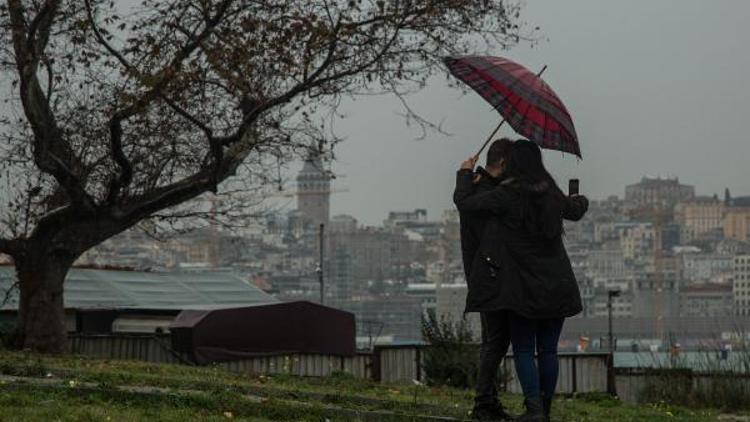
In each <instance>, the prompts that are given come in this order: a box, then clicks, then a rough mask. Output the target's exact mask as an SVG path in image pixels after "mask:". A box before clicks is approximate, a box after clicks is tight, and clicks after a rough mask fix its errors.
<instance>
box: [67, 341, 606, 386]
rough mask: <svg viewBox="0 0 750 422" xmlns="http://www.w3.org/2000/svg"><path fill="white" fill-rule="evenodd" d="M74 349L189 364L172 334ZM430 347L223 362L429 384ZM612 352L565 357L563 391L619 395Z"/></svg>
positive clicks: (73, 346)
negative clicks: (176, 347) (427, 359)
mask: <svg viewBox="0 0 750 422" xmlns="http://www.w3.org/2000/svg"><path fill="white" fill-rule="evenodd" d="M69 341H70V350H71V351H72V352H73V353H75V354H81V355H88V356H95V357H100V358H108V359H126V360H141V361H147V362H158V363H172V364H180V363H182V364H189V363H190V360H189V358H188V357H187V356H185V355H182V354H180V353H177V352H175V351H173V350H172V349H171V347H170V339H169V335H125V334H116V335H82V334H77V335H71V336H70V337H69ZM428 347H429V346H425V345H401V346H376V347H375V348H374V349H373V351H372V352H369V353H359V354H357V355H355V356H330V355H314V354H287V355H273V356H263V357H256V358H251V359H243V360H237V361H232V362H223V363H218V364H217V366H220V367H224V368H226V369H228V370H230V371H234V372H242V373H255V374H281V373H283V374H291V375H299V376H328V375H331V374H332V373H334V372H346V373H349V374H352V375H354V376H355V377H358V378H367V379H374V380H376V381H381V382H386V383H404V382H409V383H410V382H412V380H417V381H424V380H425V373H424V356H425V353H426V350H427V348H428ZM503 373H505V374H508V376H507V377H505V380H504V385H503V386H504V389H505V390H506V391H510V392H514V393H520V392H521V386H520V384H519V383H518V380H517V378H516V376H515V370H514V368H513V362H512V359H504V361H503ZM612 373H613V371H612V369H611V364H610V360H609V354H607V353H570V354H565V353H563V354H561V355H560V377H559V381H558V391H559V392H561V393H576V392H613V390H614V384H613V382H614V380H613V378H611V376H612Z"/></svg>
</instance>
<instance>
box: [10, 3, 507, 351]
mask: <svg viewBox="0 0 750 422" xmlns="http://www.w3.org/2000/svg"><path fill="white" fill-rule="evenodd" d="M0 7H1V8H2V9H1V10H0V11H1V13H2V14H1V15H0V26H2V33H1V35H0V37H2V39H0V49H2V51H0V66H2V74H3V75H4V76H5V82H6V86H4V88H6V89H10V90H11V91H10V92H9V94H8V96H7V99H6V101H5V102H6V107H5V113H4V114H3V115H2V116H1V117H0V118H1V119H2V120H0V124H2V127H3V128H4V131H3V134H2V136H3V138H2V142H0V146H1V147H2V149H1V150H0V153H2V154H3V161H2V166H3V169H4V170H5V171H4V173H3V175H2V177H5V179H6V183H5V185H6V190H7V194H8V195H10V199H9V201H7V203H4V204H3V206H4V207H5V209H0V212H2V218H3V227H2V229H3V236H4V237H3V238H2V239H0V252H2V253H4V254H7V255H10V256H11V257H12V258H13V262H14V264H15V267H16V272H17V276H18V281H19V289H20V300H19V318H18V324H17V332H18V337H17V339H18V345H19V346H21V347H26V348H31V349H34V350H38V351H44V352H62V351H65V348H66V346H65V345H66V339H65V325H64V318H63V317H64V314H63V280H64V278H65V276H66V274H67V272H68V270H69V268H70V267H71V265H72V264H73V262H74V261H75V260H76V259H77V258H78V257H79V256H80V255H81V254H82V253H83V252H85V251H86V250H88V249H89V248H92V247H93V246H95V245H97V244H99V243H100V242H102V241H104V240H106V239H108V238H109V237H111V236H113V235H115V234H117V233H120V232H122V231H124V230H126V229H128V228H130V227H133V226H134V225H136V224H137V223H139V222H141V221H143V220H145V219H151V218H155V217H157V216H158V217H164V216H167V214H169V212H170V210H174V208H175V207H179V206H180V204H184V203H186V202H187V201H190V200H192V199H194V198H196V197H198V196H200V195H202V194H204V193H206V192H217V191H218V190H219V189H220V185H221V188H223V187H225V186H226V184H225V183H224V184H223V182H225V181H226V180H227V179H229V178H231V177H232V176H238V177H241V178H242V180H243V182H244V183H245V184H246V185H248V186H256V187H263V186H266V185H268V184H270V183H271V181H272V179H273V173H272V172H271V171H270V169H271V168H273V166H274V165H277V164H278V163H279V161H280V160H281V161H284V160H287V159H289V157H292V156H293V154H294V153H295V152H299V151H301V150H305V149H309V148H313V149H315V150H318V151H321V152H324V153H328V154H330V152H331V148H332V146H333V144H335V142H336V138H332V137H331V134H330V132H329V130H328V125H327V124H326V121H327V117H328V116H330V114H331V113H332V112H334V111H335V109H336V107H337V105H338V104H339V101H340V99H341V98H342V97H345V96H353V95H358V94H364V93H372V92H387V93H392V94H395V95H397V96H399V97H400V98H403V97H404V96H405V95H407V94H409V93H411V92H414V91H416V90H419V89H421V88H423V87H424V86H425V83H426V81H427V80H428V78H430V77H431V75H434V74H436V72H442V71H443V70H442V66H441V58H442V57H443V56H445V55H448V54H457V53H469V52H476V51H478V50H486V49H488V48H492V49H498V48H505V47H507V46H509V45H512V44H514V43H516V42H518V40H519V33H520V30H519V26H518V24H517V23H516V22H517V20H518V10H519V6H518V5H517V4H515V3H510V2H509V1H507V0H494V1H491V0H482V1H477V0H378V1H374V0H350V1H344V0H308V1H288V0H242V1H240V0H143V1H141V2H140V3H139V4H138V5H134V6H133V7H132V8H125V9H123V7H122V6H121V5H120V6H116V5H115V2H114V1H111V0H6V1H4V2H3V4H2V6H0ZM118 7H119V8H118ZM407 111H408V112H410V110H408V109H407ZM418 121H420V122H423V123H424V121H421V120H418ZM175 215H179V213H177V214H173V215H172V216H173V217H174V216H175ZM167 217H169V216H167Z"/></svg>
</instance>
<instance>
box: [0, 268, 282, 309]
mask: <svg viewBox="0 0 750 422" xmlns="http://www.w3.org/2000/svg"><path fill="white" fill-rule="evenodd" d="M15 279H16V275H15V269H14V268H13V267H10V266H5V267H0V289H2V291H7V290H8V289H9V288H10V286H11V285H12V284H13V282H14V281H15ZM64 298H65V308H67V309H159V310H161V309H163V310H182V309H219V308H231V307H237V306H247V305H253V304H261V303H271V302H278V299H276V298H274V297H273V296H271V295H269V294H267V293H264V292H263V291H262V290H260V289H258V288H257V287H255V286H253V285H251V284H250V283H248V282H245V281H243V280H242V279H240V278H239V277H236V276H234V275H231V274H226V273H215V272H191V273H182V272H137V271H112V270H97V269H80V268H74V269H71V270H70V272H69V273H68V276H67V278H66V279H65V296H64ZM17 307H18V295H17V293H16V294H14V295H13V296H11V299H10V300H9V301H8V303H7V304H5V305H4V306H3V307H2V308H0V309H2V310H15V309H17Z"/></svg>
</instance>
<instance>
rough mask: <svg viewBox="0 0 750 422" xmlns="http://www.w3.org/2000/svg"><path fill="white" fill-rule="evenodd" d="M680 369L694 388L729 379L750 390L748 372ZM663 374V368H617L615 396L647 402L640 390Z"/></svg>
mask: <svg viewBox="0 0 750 422" xmlns="http://www.w3.org/2000/svg"><path fill="white" fill-rule="evenodd" d="M680 371H682V372H683V373H684V374H686V378H685V379H683V380H682V381H683V382H687V383H690V386H691V387H692V388H694V389H700V388H703V389H710V388H711V384H712V383H714V382H717V381H719V382H720V381H722V380H726V379H731V382H732V384H731V385H732V386H736V385H739V384H744V389H745V390H746V391H747V390H750V374H736V373H706V372H700V371H692V370H690V369H680ZM664 376H665V375H664V371H663V370H658V369H653V368H617V369H615V375H614V377H615V386H616V389H617V396H618V397H619V398H620V400H622V401H624V402H627V403H632V404H638V403H643V402H647V401H648V397H643V395H642V391H643V390H644V388H646V386H647V385H648V383H649V380H654V379H659V378H661V377H664Z"/></svg>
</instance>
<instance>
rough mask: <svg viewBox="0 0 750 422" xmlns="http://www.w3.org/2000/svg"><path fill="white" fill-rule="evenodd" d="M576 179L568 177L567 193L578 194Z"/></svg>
mask: <svg viewBox="0 0 750 422" xmlns="http://www.w3.org/2000/svg"><path fill="white" fill-rule="evenodd" d="M578 185H579V181H578V179H570V180H569V181H568V195H578V187H579V186H578Z"/></svg>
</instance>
